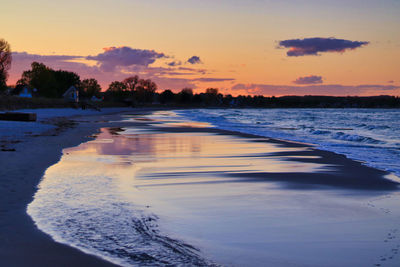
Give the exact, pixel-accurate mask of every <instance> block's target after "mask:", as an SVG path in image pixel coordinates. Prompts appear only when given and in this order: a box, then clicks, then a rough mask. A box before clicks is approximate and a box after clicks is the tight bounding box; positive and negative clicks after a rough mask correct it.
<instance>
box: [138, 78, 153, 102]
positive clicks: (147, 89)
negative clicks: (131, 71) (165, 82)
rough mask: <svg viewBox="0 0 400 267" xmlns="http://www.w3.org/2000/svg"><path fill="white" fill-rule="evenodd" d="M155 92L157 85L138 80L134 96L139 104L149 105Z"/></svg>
mask: <svg viewBox="0 0 400 267" xmlns="http://www.w3.org/2000/svg"><path fill="white" fill-rule="evenodd" d="M156 90H157V84H156V83H155V82H153V81H152V80H150V79H147V80H144V79H140V80H139V81H138V84H137V86H136V90H135V93H136V94H135V96H136V99H137V100H138V101H139V102H141V103H151V102H153V100H154V93H155V92H156Z"/></svg>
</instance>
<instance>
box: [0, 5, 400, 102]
mask: <svg viewBox="0 0 400 267" xmlns="http://www.w3.org/2000/svg"><path fill="white" fill-rule="evenodd" d="M399 13H400V2H399V1H395V0H384V1H372V0H367V1H361V0H351V1H344V0H339V1H325V0H323V1H317V0H310V1H297V0H290V1H268V0H265V1H262V0H251V1H244V0H234V1H228V0H221V1H209V0H205V1H201V2H199V1H194V0H189V1H183V0H170V1H161V0H151V1H132V0H130V1H128V0H116V1H108V0H104V1H94V0H89V1H85V2H81V1H77V0H72V1H65V0H61V1H57V2H54V1H49V0H38V1H35V2H31V1H26V0H17V1H16V0H13V1H11V0H4V1H3V2H2V11H1V16H0V22H1V23H2V25H5V27H3V28H2V33H1V36H0V37H2V38H4V39H6V40H7V41H8V42H9V43H10V44H11V48H12V51H13V53H14V54H13V63H12V68H11V70H10V76H9V79H8V84H10V85H13V84H15V83H16V81H17V80H18V79H19V78H20V77H21V73H22V71H24V70H27V69H29V68H30V64H31V63H32V62H33V61H38V62H43V63H44V64H46V65H48V66H50V67H52V68H55V69H65V70H69V71H74V72H76V73H78V74H79V75H80V76H81V78H83V79H85V78H96V79H97V80H98V81H99V83H100V84H101V86H102V89H103V91H104V90H106V89H107V88H108V85H109V84H110V83H111V82H112V81H116V80H118V81H120V80H123V79H124V78H126V77H128V76H130V75H136V74H137V75H139V76H140V77H143V78H150V79H152V80H154V81H155V82H156V83H157V84H158V86H159V90H158V92H161V91H162V90H164V89H172V90H173V91H175V92H177V91H180V90H181V89H182V88H184V87H190V88H194V90H195V91H196V92H202V91H204V90H205V89H206V88H208V87H215V88H219V89H220V92H222V93H224V94H228V93H229V94H232V95H239V94H244V95H247V94H252V95H254V94H255V95H257V94H263V95H275V96H280V95H307V94H312V95H360V96H365V95H395V96H399V95H400V78H399V77H400V73H399V70H400V49H399V48H400V35H399V34H398V33H399V30H398V28H399V27H398V26H399V25H400V16H398V14H399ZM309 76H318V77H321V79H320V81H321V82H317V83H315V82H313V81H311V83H309V84H308V83H307V82H306V81H307V79H306V80H303V82H300V83H298V82H295V81H298V80H301V79H300V78H302V77H309Z"/></svg>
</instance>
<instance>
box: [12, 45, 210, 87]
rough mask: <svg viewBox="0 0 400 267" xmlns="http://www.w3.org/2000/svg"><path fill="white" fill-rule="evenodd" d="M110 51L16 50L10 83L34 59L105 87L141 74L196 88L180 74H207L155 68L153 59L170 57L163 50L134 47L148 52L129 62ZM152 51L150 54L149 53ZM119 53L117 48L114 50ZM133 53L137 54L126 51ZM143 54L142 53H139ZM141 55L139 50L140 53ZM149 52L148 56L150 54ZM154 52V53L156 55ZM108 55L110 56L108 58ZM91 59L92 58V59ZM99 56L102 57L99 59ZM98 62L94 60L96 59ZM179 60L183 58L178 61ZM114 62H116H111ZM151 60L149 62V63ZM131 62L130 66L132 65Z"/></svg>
mask: <svg viewBox="0 0 400 267" xmlns="http://www.w3.org/2000/svg"><path fill="white" fill-rule="evenodd" d="M106 50H107V51H106V52H104V53H101V54H99V55H98V56H95V57H93V56H75V55H39V54H30V53H27V52H13V62H12V66H11V69H10V72H9V74H10V77H9V79H8V83H9V84H15V83H16V82H17V80H18V79H20V77H21V74H22V72H23V71H25V70H29V69H30V65H31V63H32V62H33V61H37V62H40V63H44V64H45V65H46V66H49V67H50V68H52V69H56V70H57V69H63V70H67V71H73V72H75V73H77V74H78V75H79V76H80V77H81V79H86V78H95V79H97V80H98V81H99V83H100V84H101V86H102V87H103V89H104V90H105V89H107V87H108V85H109V84H110V82H112V81H120V80H123V79H124V78H126V77H128V76H130V75H136V74H137V75H139V76H140V77H141V78H145V79H152V80H154V81H155V82H157V85H158V86H159V88H160V90H162V89H164V88H171V89H177V90H179V89H181V88H184V87H192V88H195V87H196V85H195V84H194V82H195V81H193V78H192V77H191V78H179V76H181V77H182V76H188V75H193V76H195V77H196V76H199V75H204V74H205V73H207V70H206V69H196V68H183V67H178V66H177V67H151V66H149V65H150V62H152V60H156V59H157V58H160V57H166V56H164V54H163V53H157V52H154V51H151V50H138V49H131V50H129V49H128V50H129V51H131V52H132V50H135V51H147V52H144V53H143V54H144V55H145V57H144V58H145V59H143V57H142V58H140V57H139V60H138V57H134V58H135V60H133V59H132V57H130V60H129V61H128V62H123V61H122V62H121V60H119V57H120V56H121V54H122V55H123V54H124V53H123V52H121V51H120V50H119V49H117V51H119V53H117V56H116V57H114V58H116V59H115V60H114V59H110V57H112V55H110V53H107V52H108V51H109V52H110V51H112V50H115V49H113V48H112V49H106ZM148 51H150V53H148ZM114 52H115V51H114ZM125 54H128V57H129V56H132V54H135V53H125ZM139 54H140V53H139ZM136 55H137V53H136ZM147 55H148V56H147ZM152 55H153V56H152ZM104 57H106V58H107V59H104ZM88 59H90V60H88ZM97 59H99V60H97ZM93 61H94V62H93ZM177 62H179V61H177ZM111 63H112V64H111ZM131 63H140V64H132V65H130V64H131ZM147 63H149V64H147ZM104 64H111V65H112V66H111V68H113V71H109V70H110V69H109V68H107V67H105V66H104ZM128 64H129V65H128Z"/></svg>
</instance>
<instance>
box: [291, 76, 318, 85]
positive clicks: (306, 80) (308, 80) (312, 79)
mask: <svg viewBox="0 0 400 267" xmlns="http://www.w3.org/2000/svg"><path fill="white" fill-rule="evenodd" d="M293 83H295V84H319V83H323V81H322V76H315V75H310V76H304V77H299V78H297V79H296V80H295V81H293Z"/></svg>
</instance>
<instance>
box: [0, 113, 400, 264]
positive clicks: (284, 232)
mask: <svg viewBox="0 0 400 267" xmlns="http://www.w3.org/2000/svg"><path fill="white" fill-rule="evenodd" d="M118 112H119V113H121V114H124V115H123V116H122V117H121V115H118V114H115V113H118ZM50 113H51V112H50ZM105 113H110V114H96V113H91V114H84V113H81V114H69V117H68V116H67V117H65V116H64V117H63V118H60V117H59V116H57V114H56V113H54V112H53V113H52V114H53V115H52V116H49V115H46V116H44V119H43V120H51V122H48V123H51V124H50V125H57V126H55V127H54V126H51V127H48V126H42V125H41V126H37V127H33V128H40V132H33V131H32V130H23V129H24V128H23V127H22V128H21V130H19V129H20V128H18V127H15V129H18V130H15V131H16V132H18V134H17V135H15V136H13V137H11V136H3V137H2V138H3V139H2V140H5V141H4V142H3V145H4V148H5V150H6V151H2V152H0V162H1V167H2V168H1V170H0V172H1V173H0V177H1V189H0V190H2V192H1V196H0V197H1V199H0V200H1V201H0V203H1V210H0V212H1V217H2V220H1V225H0V265H4V266H55V265H57V266H72V265H73V266H113V263H110V262H114V263H115V264H117V265H124V266H130V265H131V264H132V265H135V264H136V265H144V266H152V265H160V266H162V265H165V264H172V265H179V263H181V264H182V263H183V264H189V265H214V264H221V265H228V266H230V265H232V266H244V265H248V266H257V265H260V264H266V265H269V266H321V265H324V266H343V263H347V266H352V265H353V266H354V264H356V265H357V264H367V265H370V266H373V265H376V266H380V265H382V266H395V262H396V257H397V256H396V255H397V252H398V249H399V247H398V246H399V245H400V244H399V242H398V239H397V238H396V233H397V227H398V224H397V223H396V222H398V218H399V217H398V216H399V214H400V213H399V211H398V210H395V209H394V208H393V202H394V203H395V202H396V200H397V197H398V196H397V195H396V192H397V191H398V182H397V181H396V180H393V179H392V180H391V179H388V178H387V176H388V175H389V173H387V172H385V171H381V170H377V169H374V168H371V167H367V166H365V165H363V164H362V163H360V162H356V161H352V160H349V159H347V158H346V157H345V156H343V155H339V154H335V153H332V152H328V151H322V150H318V149H315V148H314V147H313V146H311V145H309V144H304V143H299V142H288V141H285V140H277V139H271V138H267V137H264V136H258V135H254V134H246V133H240V132H235V131H230V130H221V129H218V128H215V127H212V126H211V125H207V124H205V123H198V122H195V121H187V120H174V117H172V119H171V113H168V112H164V113H163V112H154V111H152V110H140V109H139V110H109V111H107V112H105ZM66 114H68V112H67V113H66ZM66 114H63V115H66ZM71 115H74V117H71ZM45 125H49V124H45ZM41 127H43V128H41ZM10 131H13V129H10ZM28 131H29V132H30V133H28V134H27V133H26V132H28ZM13 149H15V151H13ZM63 149H64V151H63ZM62 151H63V152H62ZM60 159H61V160H60ZM82 162H84V164H83V163H82ZM99 162H100V163H101V164H99ZM50 166H52V167H51V168H49V167H50ZM73 167H76V168H75V169H74V168H73ZM116 167H118V168H120V169H121V170H124V171H117V170H116V169H117V168H116ZM48 168H49V169H48ZM97 168H98V169H97ZM103 168H104V169H103ZM46 170H47V171H46ZM45 171H46V174H45V178H44V180H43V181H42V183H41V186H40V190H39V191H37V186H38V184H39V182H40V181H41V179H42V177H43V175H44V173H45ZM80 176H82V177H85V179H87V180H83V181H79V185H80V187H76V184H77V182H74V180H73V179H74V178H76V177H80ZM103 176H104V177H103ZM93 177H95V178H96V180H91V179H92V178H93ZM110 177H111V178H113V179H111V180H110ZM101 178H107V179H104V183H103V184H101V183H99V181H100V180H101ZM114 178H115V179H114ZM49 181H53V182H54V183H56V185H57V186H56V187H57V188H56V190H55V191H51V190H49V188H51V186H52V185H53V184H52V183H50V182H49ZM69 181H72V182H71V183H70V184H69V183H68V182H69ZM85 181H87V182H85ZM90 181H92V182H90ZM90 183H92V184H90ZM96 183H99V184H96ZM105 183H107V186H110V187H107V190H105V186H104V185H105ZM82 184H83V185H84V186H88V185H90V186H88V188H87V189H85V188H86V187H83V189H85V190H88V191H83V192H85V194H84V195H82V191H76V192H75V191H74V190H82ZM49 186H50V187H49ZM63 186H65V188H67V189H65V188H64V189H63ZM96 186H97V187H96ZM114 187H115V189H113V188H114ZM70 189H71V190H70ZM133 189H134V191H132V190H133ZM52 190H53V189H52ZM57 190H60V191H57ZM113 190H114V191H113ZM109 191H112V192H113V194H111V193H109ZM66 192H67V193H68V194H70V196H71V195H72V196H74V197H73V198H74V200H75V199H77V203H73V202H71V203H70V202H68V194H66ZM99 192H100V193H101V194H98V193H99ZM103 193H107V194H104V195H103ZM35 194H36V197H35V198H36V199H37V201H38V202H36V203H35V201H36V199H35V201H34V202H32V200H33V196H34V195H35ZM57 197H59V199H58V200H59V201H60V202H61V203H56V204H57V205H55V204H54V203H51V201H49V199H46V198H50V199H51V198H52V199H54V198H57ZM107 197H110V202H105V203H103V204H102V205H103V206H102V210H106V211H107V209H108V207H107V205H108V204H109V203H112V204H115V203H121V205H119V206H118V205H117V206H116V205H114V206H112V208H110V209H111V210H115V211H118V212H122V213H120V217H121V218H122V217H123V215H124V214H123V211H126V213H128V214H133V215H135V214H139V215H140V216H143V218H144V219H143V220H139V222H140V223H144V226H145V229H147V230H146V231H148V232H150V233H151V232H152V231H153V230H154V231H155V232H154V233H155V234H149V233H148V232H146V231H145V233H146V235H147V236H150V237H149V238H147V239H143V236H140V235H139V237H138V238H137V239H135V240H136V241H135V242H138V244H139V245H138V247H129V248H128V246H124V249H126V251H125V252H124V253H119V254H115V251H114V250H111V249H110V251H103V252H104V253H103V252H102V251H101V250H98V247H97V250H96V246H98V245H99V244H100V245H101V244H103V243H102V242H103V240H101V238H97V239H94V238H92V239H93V240H92V239H90V242H89V243H85V242H86V241H85V240H83V241H82V242H81V241H79V242H78V241H76V240H75V238H76V236H70V235H69V234H68V231H67V232H65V233H63V234H60V233H57V230H55V229H57V227H61V228H62V227H63V226H65V221H63V219H62V218H63V217H65V218H68V216H76V212H77V211H76V209H78V210H79V212H86V213H85V217H87V218H90V216H98V214H95V213H91V212H90V211H91V210H95V209H93V206H92V205H95V204H96V203H99V199H107ZM116 198H118V199H117V200H115V199H116ZM85 201H86V203H83V202H85ZM111 201H115V203H114V202H111ZM382 201H383V202H382ZM385 201H386V202H385ZM92 202H93V203H92ZM30 203H31V204H30ZM64 203H67V204H66V206H62V205H63V204H64ZM262 203H264V204H262ZM265 203H273V205H266V204H265ZM28 204H29V205H30V206H29V207H30V209H31V210H30V211H29V209H28V213H30V215H32V216H33V217H35V218H36V220H35V221H36V223H37V224H39V228H41V227H42V228H44V229H46V231H48V232H50V233H51V235H48V234H45V233H43V232H42V231H41V230H39V229H38V228H37V227H36V226H35V224H34V222H33V220H32V218H31V216H29V215H28V214H27V212H26V211H27V206H28ZM60 204H61V206H59V205H60ZM82 204H87V205H88V206H90V207H91V209H88V210H85V207H82ZM74 205H77V206H74ZM130 205H132V207H131V206H130ZM135 205H137V206H140V207H141V208H140V209H138V208H137V207H136V206H135ZM83 206H84V205H83ZM121 207H123V209H121V210H119V209H120V208H121ZM68 208H71V210H68ZM142 209H143V210H144V211H142ZM147 209H148V210H149V212H148V211H147ZM139 210H140V212H138V211H139ZM134 212H138V213H134ZM49 213H50V214H49ZM53 215H54V218H55V219H57V220H56V221H57V223H59V224H57V223H55V224H51V223H50V224H49V222H50V221H51V219H49V218H52V216H53ZM114 215H115V214H114ZM114 215H113V214H111V215H110V216H111V217H116V216H114ZM133 215H131V217H128V218H127V219H126V220H127V221H132V220H133V222H135V218H134V216H133ZM85 217H83V219H85ZM94 218H96V220H98V217H94ZM149 218H150V220H149ZM75 219H77V220H78V221H79V220H80V219H82V218H75ZM96 220H94V222H98V221H96ZM154 221H155V222H156V223H153V222H154ZM89 222H90V221H89ZM115 222H116V223H118V222H120V221H115ZM124 222H126V221H124ZM297 224H298V225H297ZM266 226H267V227H266ZM52 227H56V228H52ZM88 227H93V225H89V226H88ZM61 228H60V229H61ZM132 228H133V229H136V230H137V229H139V228H135V225H133V226H132ZM69 229H72V230H74V229H75V228H74V226H71V228H69ZM88 229H89V228H88ZM88 229H86V228H84V227H83V230H82V231H83V232H82V235H83V236H84V234H85V233H86V232H85V230H88ZM90 229H91V228H90ZM140 229H142V228H140ZM238 229H240V230H239V231H238ZM271 229H273V230H271ZM328 229H329V230H328ZM42 230H43V229H42ZM75 230H76V229H75ZM124 230H125V229H124V228H120V233H121V236H120V241H121V244H124V243H123V242H125V241H126V242H132V240H130V239H129V238H128V237H126V233H129V232H124ZM127 231H130V230H127ZM371 232H372V234H371ZM78 233H81V232H79V231H78ZM133 233H134V234H136V233H137V232H133ZM368 233H369V234H368ZM107 234H109V233H105V235H107ZM116 236H118V234H116ZM55 238H56V239H58V240H59V242H54V241H53V239H55ZM124 238H126V240H125V241H124ZM61 243H64V244H69V245H63V244H61ZM148 244H151V246H152V249H149V248H148V246H149V245H148ZM167 244H168V246H167ZM125 245H126V244H125ZM71 246H73V247H77V248H79V250H78V249H76V248H72V247H71ZM146 246H147V247H146ZM171 247H172V248H171ZM82 251H85V252H87V253H88V254H87V253H84V252H82ZM177 251H178V252H179V253H178V252H177ZM295 251H298V252H296V253H294V252H295ZM346 251H347V252H346ZM136 252H137V254H135V253H136ZM129 253H131V254H129ZM357 253H358V254H357ZM89 254H91V255H89ZM125 254H126V255H130V259H127V258H126V257H125ZM314 254H317V255H319V256H315V257H311V256H310V255H314ZM21 255H23V257H22V256H21ZM133 255H142V257H138V258H135V257H133ZM144 255H146V257H145V256H144ZM335 255H340V256H339V257H335ZM147 256H148V257H147ZM104 259H107V260H108V261H106V260H104ZM141 263H142V264H141ZM367 265H365V266H367ZM363 266H364V265H363Z"/></svg>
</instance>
